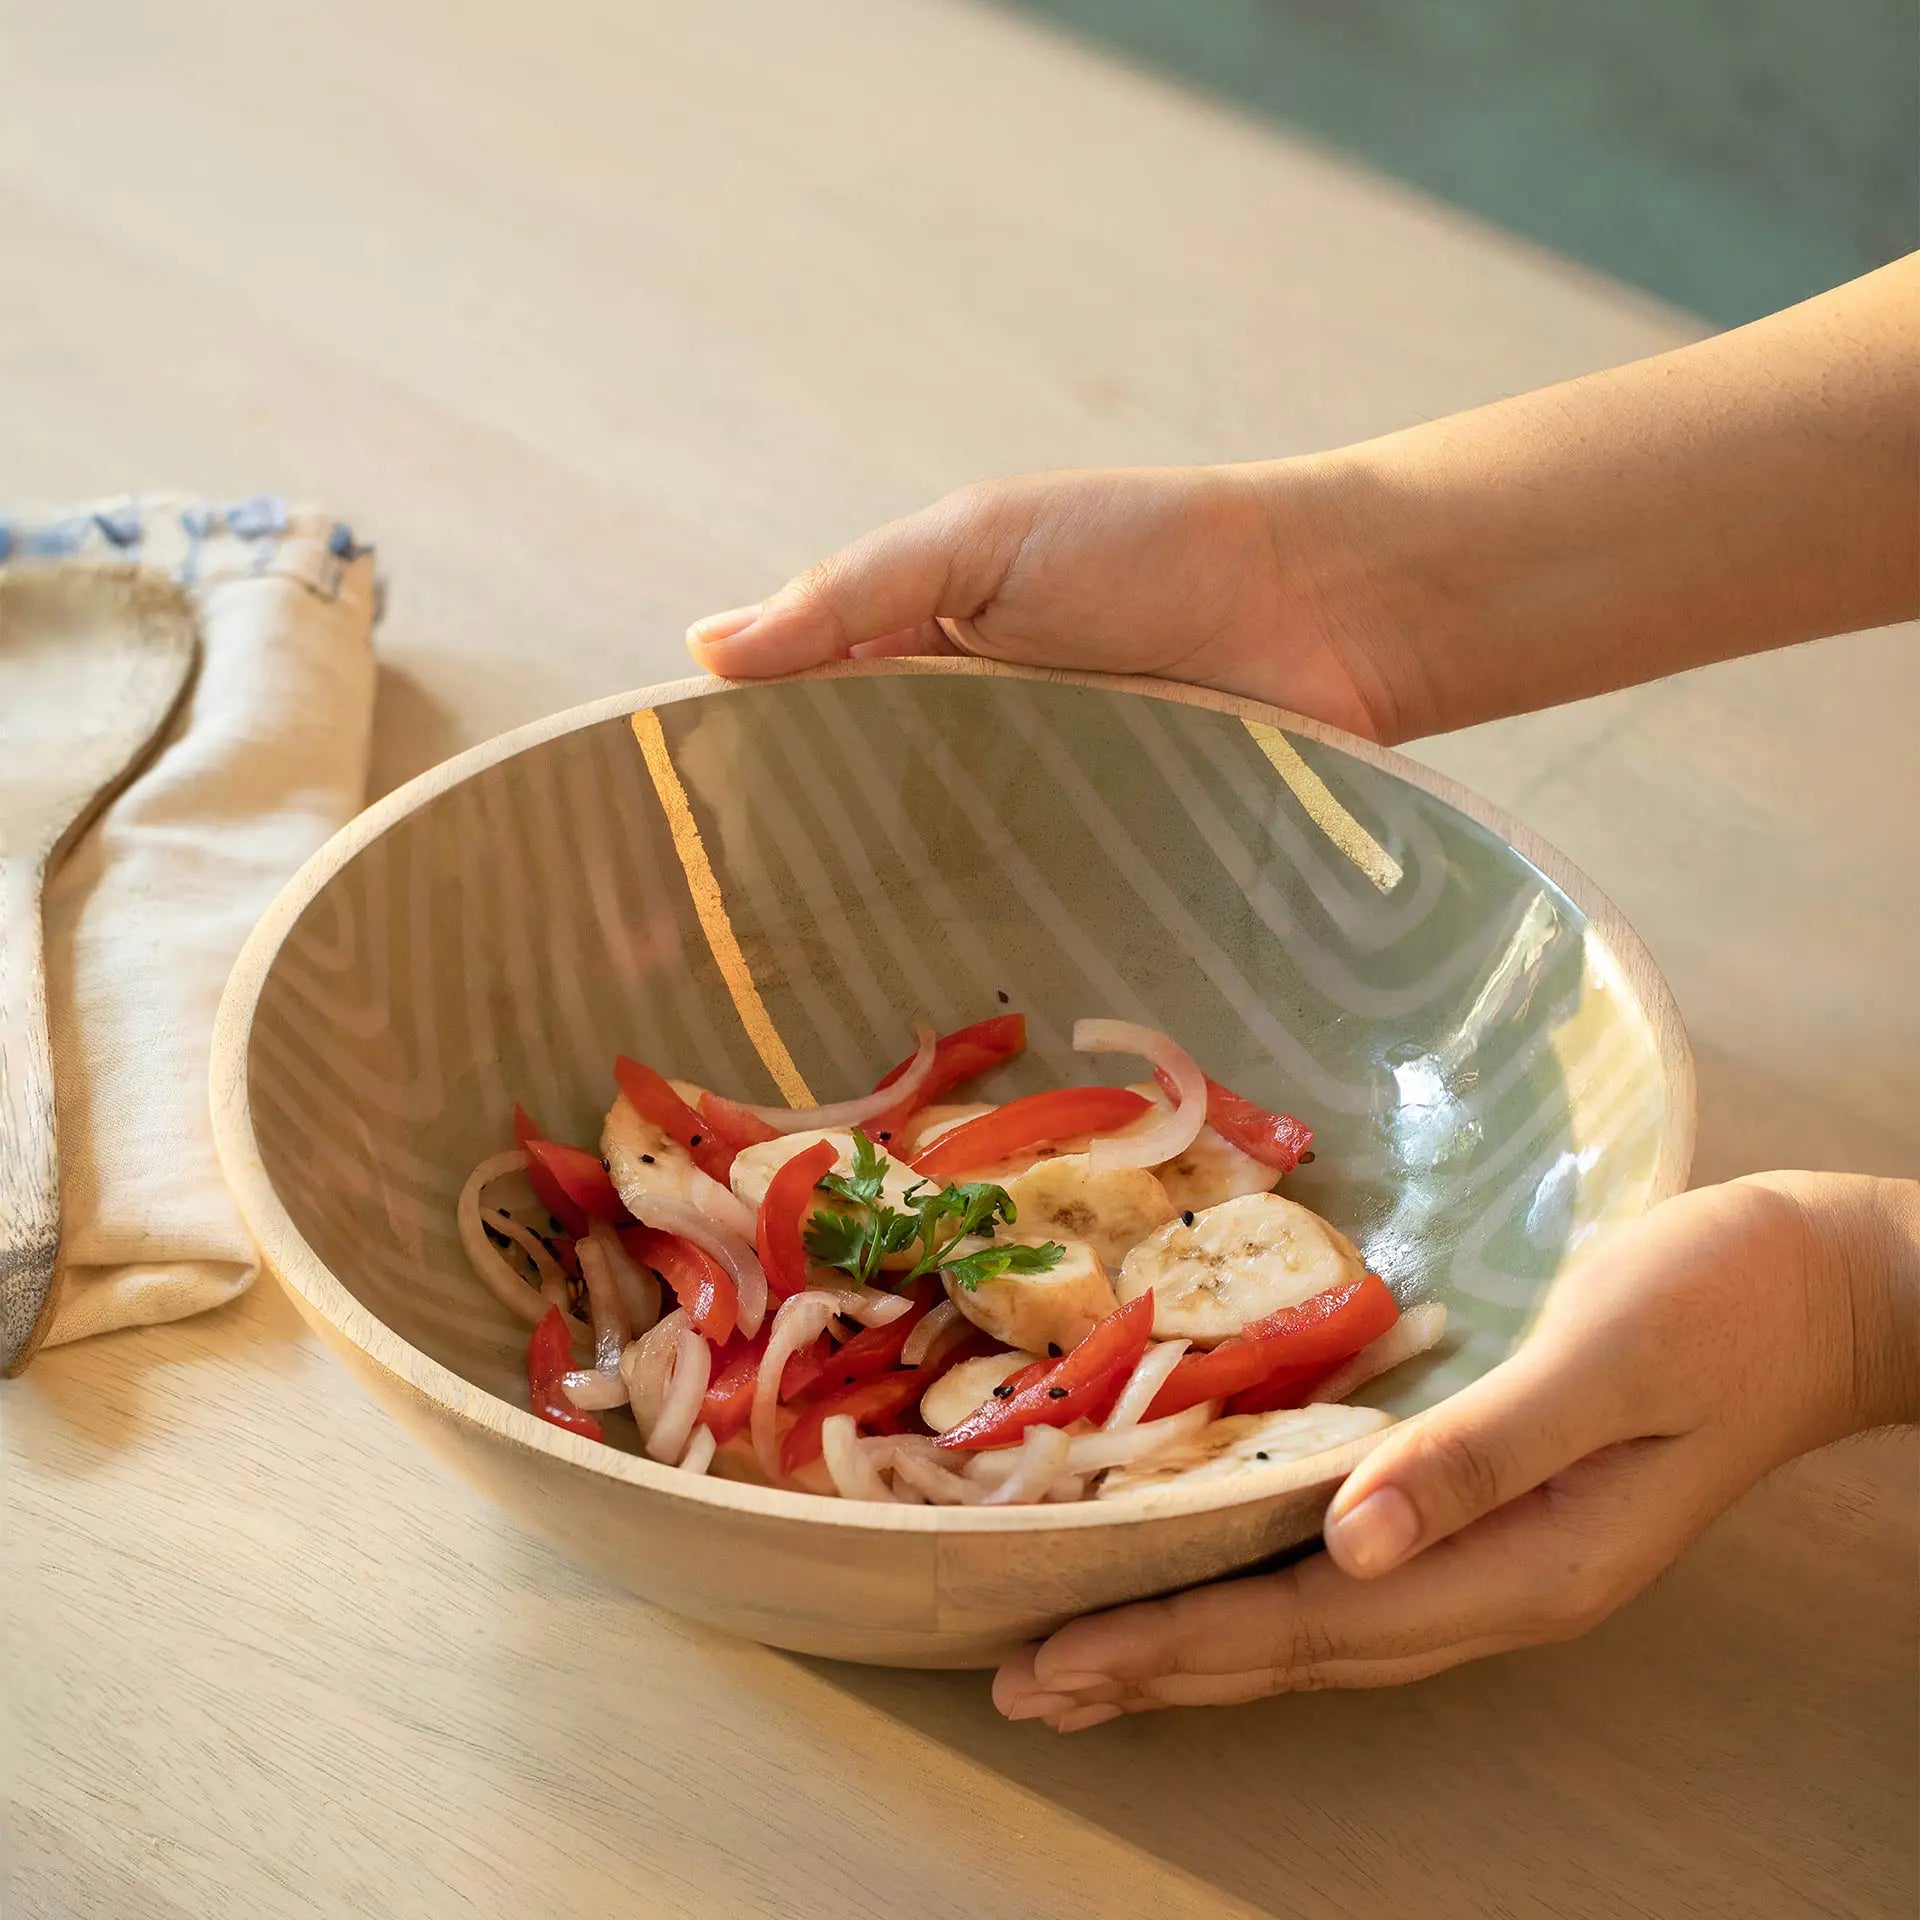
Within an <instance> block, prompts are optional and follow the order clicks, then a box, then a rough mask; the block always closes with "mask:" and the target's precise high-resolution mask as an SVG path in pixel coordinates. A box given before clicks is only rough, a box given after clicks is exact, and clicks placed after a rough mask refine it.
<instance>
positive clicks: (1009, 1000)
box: [1000, 993, 1013, 1007]
mask: <svg viewBox="0 0 1920 1920" xmlns="http://www.w3.org/2000/svg"><path fill="white" fill-rule="evenodd" d="M1000 1004H1001V1005H1002V1006H1003V1007H1010V1006H1012V1005H1013V996H1012V995H1011V994H1006V993H1003V994H1002V995H1001V996H1000Z"/></svg>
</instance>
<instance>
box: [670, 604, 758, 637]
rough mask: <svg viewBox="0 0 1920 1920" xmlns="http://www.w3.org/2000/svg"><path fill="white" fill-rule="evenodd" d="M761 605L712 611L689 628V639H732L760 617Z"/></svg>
mask: <svg viewBox="0 0 1920 1920" xmlns="http://www.w3.org/2000/svg"><path fill="white" fill-rule="evenodd" d="M760 605H761V603H759V602H756V603H755V604H754V605H753V606H751V607H735V608H734V609H733V610H732V611H731V612H730V613H710V614H708V615H707V616H706V618H705V619H703V620H696V621H695V622H694V623H693V625H692V626H690V627H689V628H688V629H687V638H688V639H689V640H699V641H709V640H731V639H732V638H733V637H734V635H735V634H739V633H744V632H746V630H747V629H748V628H749V627H750V626H752V625H753V623H754V622H755V621H756V620H758V619H759V618H760Z"/></svg>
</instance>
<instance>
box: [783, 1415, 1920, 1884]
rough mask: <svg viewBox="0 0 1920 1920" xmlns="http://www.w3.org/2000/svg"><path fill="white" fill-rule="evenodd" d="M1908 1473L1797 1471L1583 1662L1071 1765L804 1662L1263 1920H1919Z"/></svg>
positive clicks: (1509, 1672) (1163, 1739) (1222, 1717)
mask: <svg viewBox="0 0 1920 1920" xmlns="http://www.w3.org/2000/svg"><path fill="white" fill-rule="evenodd" d="M1917 1461H1920V1448H1917V1447H1916V1446H1915V1445H1914V1444H1913V1438H1912V1436H1903V1437H1902V1438H1901V1439H1899V1440H1898V1441H1895V1442H1882V1443H1854V1444H1853V1445H1851V1446H1849V1447H1847V1448H1844V1449H1840V1450H1836V1451H1834V1452H1831V1453H1828V1454H1825V1455H1822V1456H1817V1457H1816V1458H1814V1459H1812V1460H1808V1461H1803V1462H1801V1463H1799V1464H1798V1465H1797V1466H1795V1467H1794V1468H1792V1469H1790V1470H1788V1471H1787V1472H1785V1473H1783V1474H1781V1475H1780V1476H1778V1477H1777V1478H1776V1479H1775V1480H1774V1481H1773V1482H1771V1483H1769V1485H1768V1486H1766V1487H1765V1488H1763V1489H1761V1490H1760V1491H1759V1492H1757V1493H1755V1494H1754V1495H1752V1496H1750V1497H1749V1499H1748V1500H1747V1501H1746V1502H1744V1503H1743V1504H1742V1505H1741V1506H1740V1507H1739V1508H1737V1509H1736V1510H1735V1511H1734V1513H1733V1514H1732V1515H1730V1516H1729V1517H1728V1518H1727V1519H1726V1520H1724V1521H1723V1522H1722V1523H1721V1524H1720V1525H1719V1526H1718V1527H1717V1528H1716V1529H1715V1530H1714V1532H1713V1533H1712V1534H1710V1535H1709V1537H1708V1538H1707V1540H1706V1541H1705V1542H1703V1543H1702V1545H1701V1546H1700V1547H1699V1548H1697V1549H1696V1550H1695V1551H1694V1552H1693V1553H1692V1554H1691V1555H1690V1556H1689V1557H1688V1558H1687V1559H1686V1560H1684V1561H1683V1562H1682V1563H1681V1565H1680V1566H1679V1567H1678V1568H1676V1569H1675V1570H1674V1572H1673V1573H1672V1574H1671V1575H1669V1576H1668V1577H1667V1578H1666V1579H1665V1580H1664V1581H1663V1582H1661V1583H1660V1584H1659V1585H1658V1586H1657V1587H1656V1588H1655V1589H1654V1590H1653V1591H1652V1592H1651V1593H1649V1594H1647V1595H1645V1596H1643V1598H1642V1599H1641V1600H1640V1601H1639V1602H1637V1603H1636V1604H1635V1605H1633V1606H1632V1607H1630V1608H1629V1609H1627V1611H1626V1612H1625V1613H1623V1614H1621V1615H1619V1616H1616V1618H1615V1619H1614V1620H1613V1621H1611V1622H1609V1623H1608V1624H1607V1625H1606V1626H1605V1627H1603V1628H1602V1629H1601V1630H1600V1631H1599V1632H1597V1633H1596V1634H1594V1635H1591V1636H1590V1637H1589V1638H1588V1639H1586V1640H1585V1641H1583V1642H1581V1643H1579V1644H1577V1645H1571V1646H1563V1647H1553V1648H1545V1649H1540V1650H1536V1651H1533V1652H1529V1653H1524V1654H1514V1655H1509V1656H1506V1657H1504V1658H1501V1659H1496V1660H1491V1661H1486V1662H1482V1663H1480V1664H1479V1665H1476V1666H1473V1667H1468V1668H1462V1669H1459V1670H1457V1671H1456V1672H1453V1673H1451V1674H1446V1675H1442V1676H1440V1677H1438V1678H1436V1679H1434V1680H1430V1681H1427V1682H1424V1683H1422V1684H1420V1685H1417V1686H1411V1687H1403V1688H1395V1689H1390V1690H1385V1691H1381V1692H1375V1693H1348V1694H1337V1693H1325V1694H1299V1695H1293V1696H1289V1697H1283V1698H1278V1699H1272V1700H1267V1701H1261V1702H1258V1703H1256V1704H1254V1705H1251V1706H1246V1707H1238V1708H1229V1709H1214V1710H1209V1711H1198V1712H1187V1713H1159V1714H1152V1715H1143V1716H1138V1717H1130V1718H1127V1719H1123V1720H1119V1721H1115V1722H1113V1723H1111V1724H1109V1725H1108V1726H1105V1727H1101V1728H1097V1729H1094V1730H1091V1731H1089V1732H1087V1733H1083V1734H1079V1735H1075V1736H1072V1737H1070V1738H1062V1737H1060V1736H1057V1735H1055V1734H1052V1733H1050V1732H1048V1731H1047V1730H1046V1729H1045V1728H1043V1727H1039V1726H1036V1725H1033V1724H1031V1723H1029V1724H1024V1725H1009V1724H1007V1723H1005V1722H1003V1721H1002V1720H1000V1719H999V1717H998V1716H997V1715H996V1714H995V1713H994V1711H993V1709H992V1706H991V1705H990V1703H989V1700H988V1697H987V1676H986V1675H984V1674H951V1673H934V1674H929V1673H903V1672H890V1671H886V1670H883V1669H877V1668H860V1667H849V1666H842V1665H836V1664H832V1663H828V1662H823V1661H807V1662H805V1663H804V1664H805V1665H806V1666H808V1667H809V1668H810V1669H811V1670H812V1671H814V1672H815V1673H816V1674H817V1675H819V1676H820V1677H821V1678H822V1679H823V1680H825V1681H827V1682H828V1683H829V1684H831V1685H833V1686H835V1687H837V1688H839V1689H840V1690H841V1691H842V1692H844V1693H846V1694H848V1695H850V1696H852V1697H854V1698H856V1699H859V1700H861V1701H862V1702H864V1703H865V1704H867V1705H868V1706H870V1707H873V1708H876V1709H878V1710H879V1711H881V1712H884V1713H886V1714H888V1715H890V1716H891V1717H892V1718H894V1719H895V1720H896V1721H899V1722H901V1723H903V1724H905V1725H907V1726H910V1727H917V1728H920V1729H922V1730H924V1731H926V1732H927V1733H928V1734H929V1735H930V1737H934V1738H938V1739H940V1740H942V1741H944V1742H946V1743H947V1744H949V1745H950V1746H951V1747H953V1748H957V1749H958V1750H959V1751H960V1752H961V1753H962V1754H964V1755H965V1757H966V1758H968V1759H969V1760H971V1761H973V1762H974V1763H976V1764H978V1765H979V1766H981V1767H984V1768H988V1769H990V1770H991V1771H993V1772H994V1773H996V1774H998V1775H1000V1776H1002V1777H1003V1778H1004V1779H1005V1780H1007V1781H1008V1782H1010V1783H1012V1784H1013V1785H1015V1786H1016V1787H1018V1788H1021V1789H1024V1790H1025V1791H1027V1792H1030V1793H1032V1794H1035V1795H1038V1796H1040V1797H1041V1798H1043V1799H1045V1800H1048V1801H1050V1802H1052V1803H1054V1804H1055V1805H1056V1806H1058V1807H1060V1808H1061V1809H1063V1810H1064V1811H1065V1812H1067V1813H1069V1814H1071V1815H1072V1816H1074V1817H1075V1818H1077V1819H1079V1820H1082V1821H1085V1822H1088V1823H1090V1824H1092V1825H1094V1826H1097V1827H1100V1828H1104V1829H1106V1830H1107V1831H1109V1832H1110V1833H1112V1834H1113V1835H1114V1837H1115V1838H1117V1839H1119V1840H1121V1841H1123V1842H1124V1843H1126V1844H1128V1845H1131V1846H1135V1847H1139V1848H1141V1849H1143V1850H1145V1851H1146V1852H1148V1853H1150V1854H1153V1855H1155V1856H1157V1857H1158V1858H1160V1859H1161V1860H1163V1861H1165V1862H1167V1863H1168V1864H1169V1865H1171V1866H1173V1867H1175V1868H1177V1869H1179V1870H1180V1871H1182V1872H1184V1873H1186V1874H1189V1875H1192V1876H1194V1877H1195V1878H1196V1879H1198V1880H1200V1881H1203V1882H1205V1883H1207V1884H1208V1885H1210V1886H1212V1887H1214V1888H1217V1889H1218V1890H1219V1892H1220V1893H1221V1894H1223V1895H1225V1896H1229V1897H1231V1898H1234V1899H1238V1900H1242V1901H1246V1902H1248V1903H1250V1904H1251V1905H1252V1906H1254V1907H1255V1908H1258V1909H1261V1910H1263V1911H1269V1912H1275V1913H1285V1914H1288V1915H1295V1914H1315V1915H1317V1914H1322V1913H1325V1914H1349V1913H1354V1914H1358V1913H1365V1914H1384V1913H1386V1912H1388V1911H1389V1909H1388V1908H1387V1907H1385V1906H1384V1905H1382V1904H1381V1900H1382V1898H1383V1897H1384V1894H1383V1889H1385V1888H1387V1887H1404V1886H1405V1885H1406V1884H1407V1881H1408V1878H1409V1876H1408V1872H1407V1863H1408V1861H1409V1860H1412V1861H1414V1862H1416V1863H1417V1862H1419V1861H1421V1860H1423V1859H1431V1860H1434V1861H1436V1862H1439V1861H1448V1862H1458V1861H1459V1860H1461V1859H1463V1858H1464V1859H1484V1860H1485V1861H1486V1862H1487V1872H1486V1875H1485V1878H1484V1880H1482V1881H1479V1882H1476V1883H1475V1884H1473V1885H1461V1884H1451V1885H1449V1884H1445V1883H1436V1884H1435V1885H1434V1886H1433V1888H1432V1891H1431V1898H1430V1901H1428V1902H1426V1903H1424V1904H1423V1906H1422V1909H1421V1911H1422V1912H1423V1913H1428V1914H1450V1913H1469V1912H1481V1911H1501V1912H1509V1913H1523V1912H1524V1913H1534V1912H1545V1911H1552V1912H1555V1913H1580V1914H1586V1913H1592V1914H1601V1913H1619V1912H1628V1911H1631V1912H1676V1911H1681V1910H1684V1911H1686V1912H1688V1913H1702V1914H1705V1913H1716V1914H1717V1913H1728V1914H1732V1913H1736V1912H1738V1913H1752V1912H1755V1911H1759V1910H1760V1908H1758V1907H1756V1906H1755V1905H1754V1901H1755V1899H1756V1898H1758V1897H1762V1896H1763V1895H1764V1894H1765V1892H1766V1890H1769V1889H1770V1890H1771V1894H1772V1897H1771V1898H1769V1899H1768V1900H1767V1904H1766V1907H1765V1910H1766V1911H1769V1912H1772V1913H1780V1914H1785V1913H1789V1912H1795V1913H1797V1912H1809V1913H1811V1912H1814V1911H1818V1912H1821V1913H1823V1914H1845V1915H1853V1914H1859V1915H1862V1916H1864V1915H1868V1914H1885V1913H1893V1912H1911V1911H1913V1910H1914V1902H1915V1899H1916V1897H1920V1849H1917V1848H1916V1842H1915V1835H1914V1830H1913V1823H1912V1819H1911V1813H1912V1808H1913V1805H1914V1802H1915V1796H1916V1793H1917V1792H1920V1754H1916V1748H1915V1741H1914V1735H1913V1727H1912V1712H1911V1706H1912V1697H1911V1696H1912V1689H1911V1675H1912V1671H1913V1664H1914V1656H1915V1652H1916V1634H1915V1613H1916V1609H1915V1599H1916V1595H1915V1584H1916V1583H1915V1579H1914V1575H1913V1565H1914V1546H1915V1531H1916V1529H1915V1524H1914V1514H1915V1510H1916V1503H1915V1498H1914V1495H1915V1479H1916V1474H1915V1467H1916V1462H1917ZM1811 1618H1825V1620H1826V1622H1827V1631H1826V1633H1825V1635H1824V1636H1823V1638H1822V1640H1821V1642H1820V1644H1821V1645H1822V1647H1823V1656H1822V1659H1821V1661H1820V1663H1819V1665H1818V1667H1817V1668H1815V1669H1809V1668H1808V1666H1807V1664H1806V1649H1807V1647H1808V1645H1809V1638H1808V1631H1807V1625H1806V1623H1807V1621H1808V1620H1809V1619H1811ZM1463 1783H1466V1784H1465V1785H1464V1787H1463ZM1681 1786H1683V1787H1684V1791H1682V1792H1676V1787H1681ZM1463 1829H1464V1831H1463ZM1683 1890H1684V1892H1683Z"/></svg>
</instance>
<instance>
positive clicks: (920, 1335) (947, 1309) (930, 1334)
mask: <svg viewBox="0 0 1920 1920" xmlns="http://www.w3.org/2000/svg"><path fill="white" fill-rule="evenodd" d="M956 1323H958V1324H959V1325H961V1326H965V1325H966V1324H967V1319H966V1316H965V1315H964V1314H963V1313H962V1312H961V1311H960V1309H959V1308H958V1307H956V1306H955V1305H954V1304H953V1302H952V1301H951V1300H942V1301H941V1302H940V1304H939V1305H938V1306H937V1307H934V1308H933V1309H931V1310H930V1311H929V1312H928V1313H927V1315H926V1316H925V1318H924V1319H922V1320H921V1321H920V1323H919V1325H917V1326H916V1327H915V1328H914V1330H913V1331H912V1332H911V1333H910V1334H908V1335H907V1344H906V1345H905V1346H904V1347H902V1348H901V1349H900V1364H901V1365H902V1366H903V1367H917V1366H918V1365H919V1364H920V1363H921V1361H922V1360H924V1359H925V1358H926V1357H927V1353H928V1350H929V1349H930V1348H931V1347H932V1346H933V1344H934V1342H935V1341H936V1340H938V1339H939V1338H940V1336H941V1335H942V1334H943V1333H945V1332H947V1331H948V1330H949V1329H950V1328H951V1327H953V1326H954V1325H955V1324H956Z"/></svg>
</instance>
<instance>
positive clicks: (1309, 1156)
mask: <svg viewBox="0 0 1920 1920" xmlns="http://www.w3.org/2000/svg"><path fill="white" fill-rule="evenodd" d="M1312 1158H1313V1155H1312V1154H1311V1153H1303V1154H1302V1155H1301V1156H1300V1158H1299V1159H1298V1160H1296V1161H1295V1162H1294V1163H1293V1164H1294V1165H1295V1166H1296V1167H1304V1166H1305V1165H1306V1164H1307V1163H1308V1162H1309V1161H1310V1160H1311V1159H1312Z"/></svg>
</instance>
